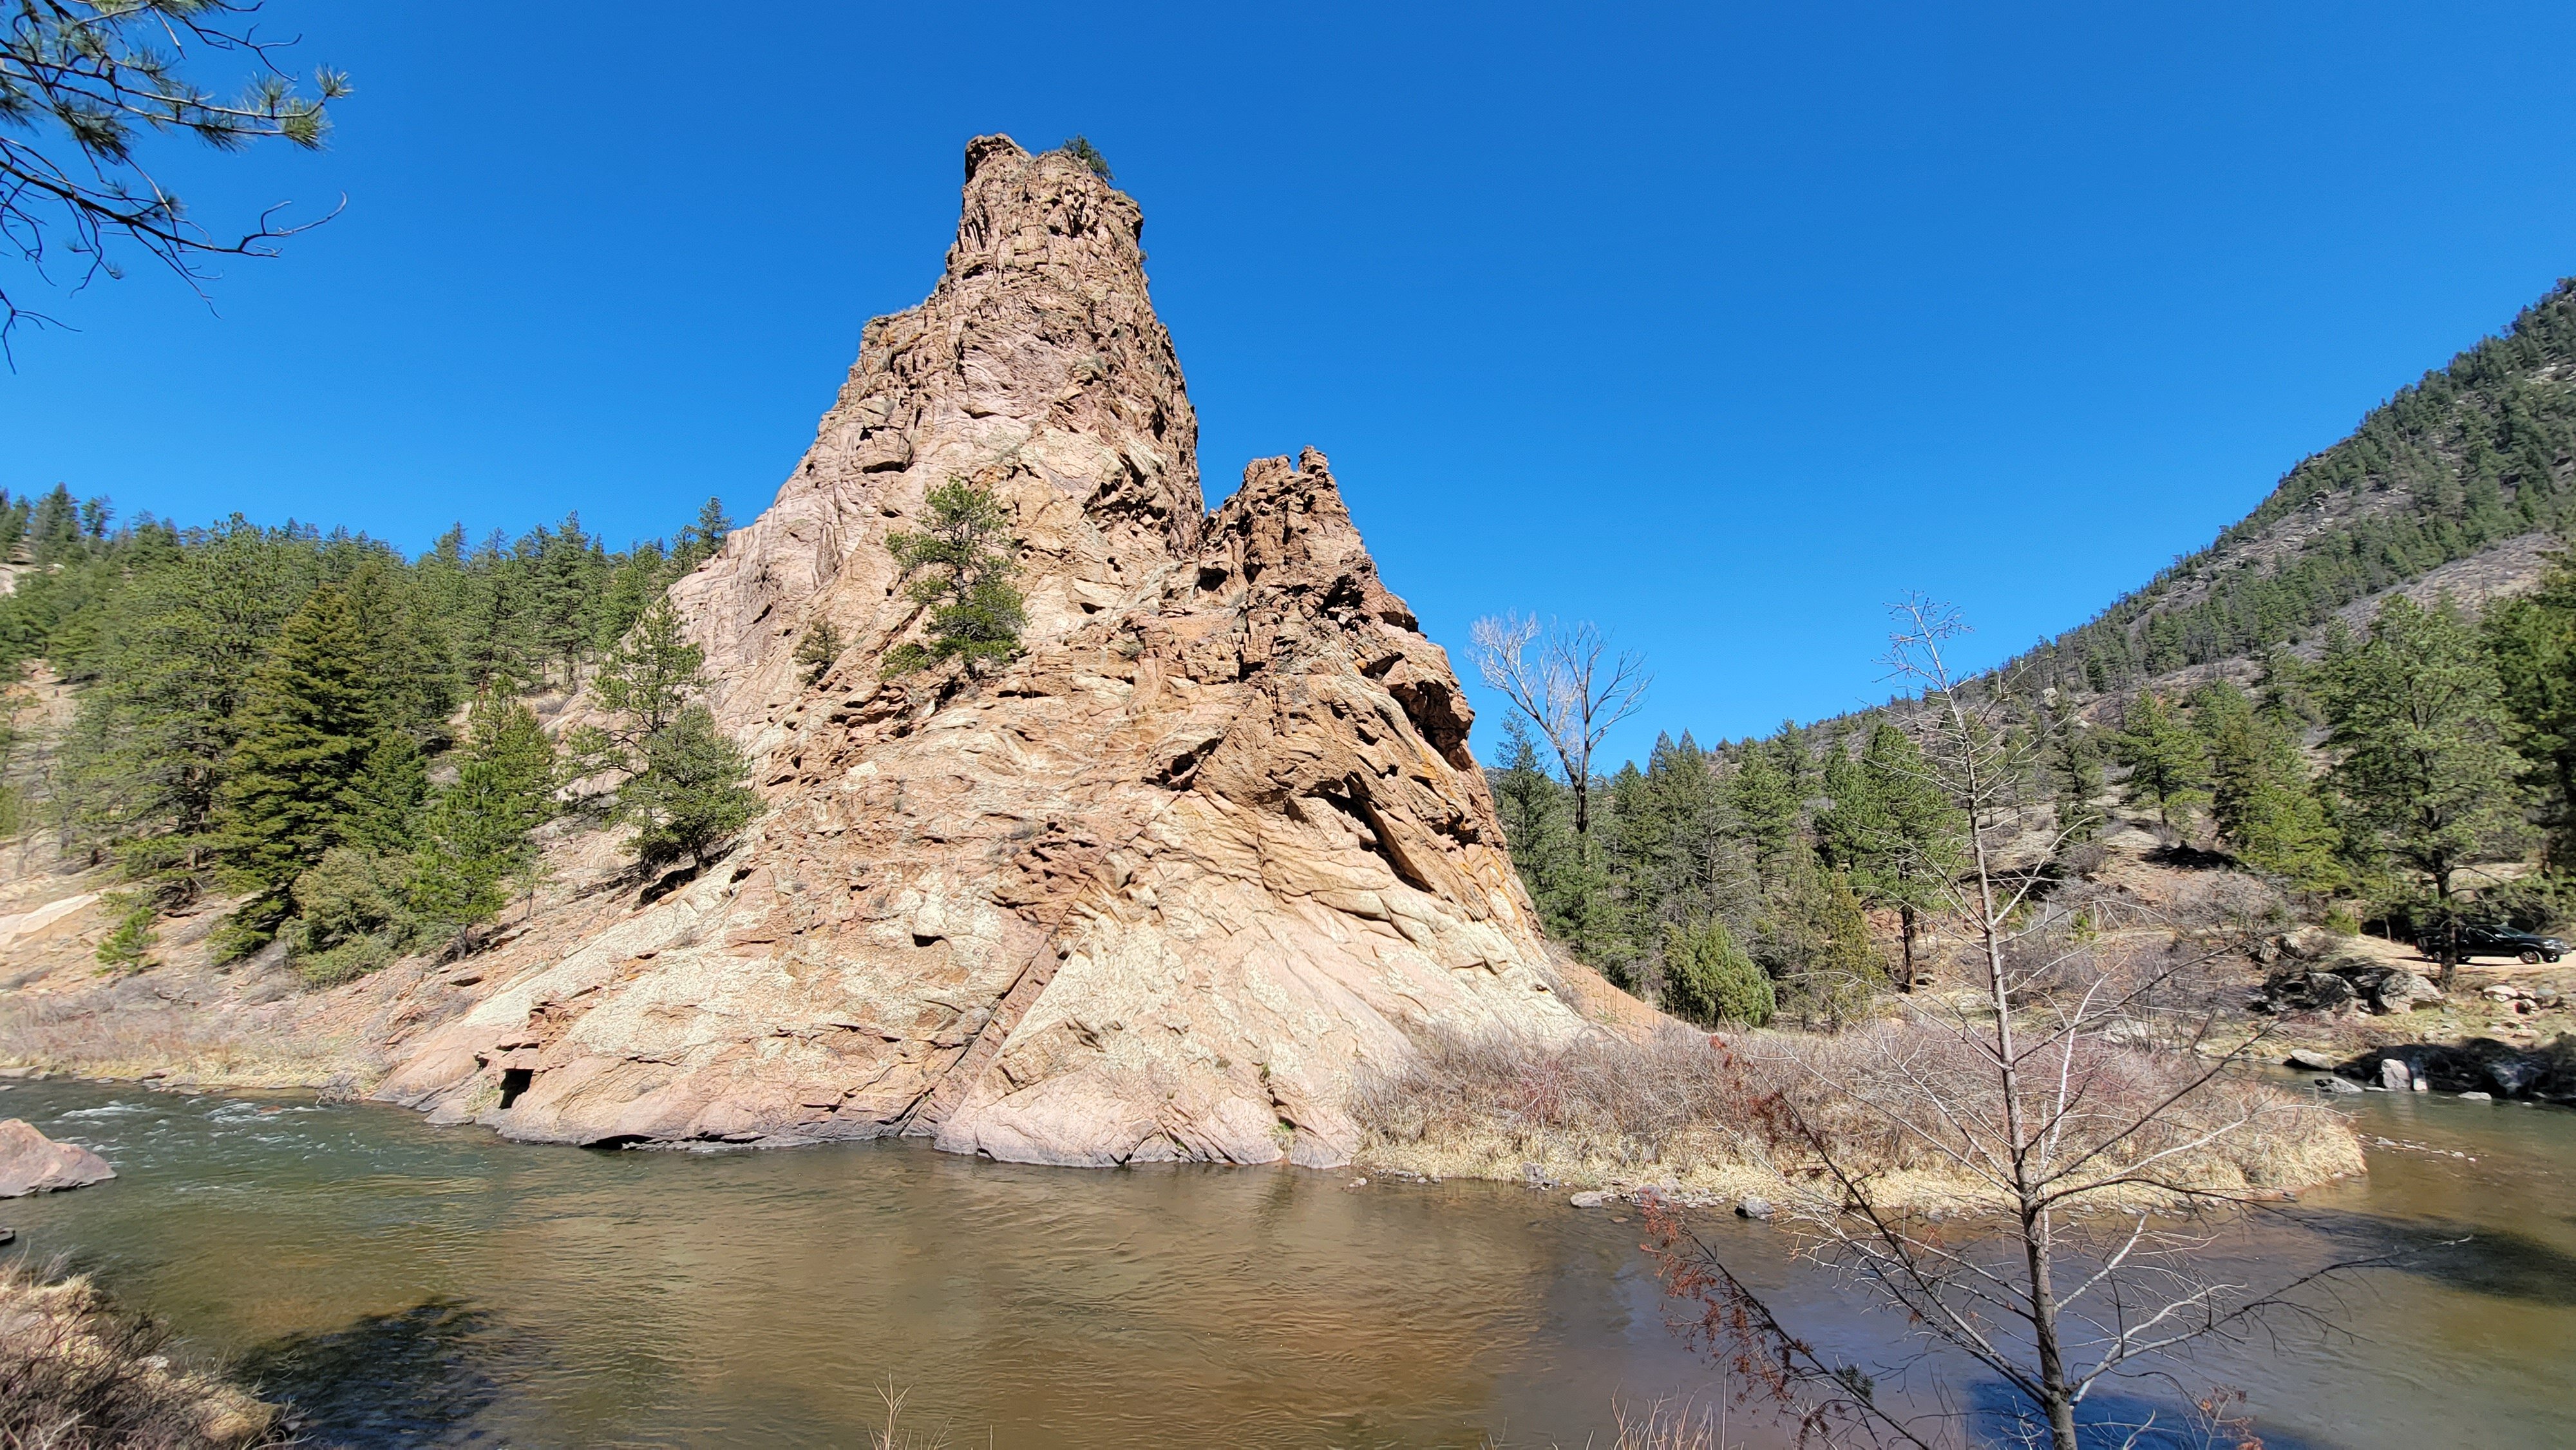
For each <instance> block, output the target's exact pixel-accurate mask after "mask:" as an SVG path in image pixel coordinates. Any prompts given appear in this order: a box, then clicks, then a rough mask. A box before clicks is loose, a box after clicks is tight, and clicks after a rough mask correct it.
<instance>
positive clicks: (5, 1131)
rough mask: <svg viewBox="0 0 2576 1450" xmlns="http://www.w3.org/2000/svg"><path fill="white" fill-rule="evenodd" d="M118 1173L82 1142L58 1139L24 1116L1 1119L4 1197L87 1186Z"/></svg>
mask: <svg viewBox="0 0 2576 1450" xmlns="http://www.w3.org/2000/svg"><path fill="white" fill-rule="evenodd" d="M115 1176H116V1170H115V1169H113V1168H110V1167H108V1166H107V1160H106V1159H104V1158H101V1157H100V1156H98V1155H97V1154H96V1153H93V1152H91V1151H90V1150H88V1149H87V1148H84V1147H82V1146H81V1145H80V1144H78V1143H57V1142H55V1141H54V1140H53V1139H51V1138H48V1137H46V1136H45V1135H44V1134H42V1133H40V1132H38V1131H36V1128H35V1125H34V1124H32V1123H29V1122H28V1121H26V1120H25V1119H24V1118H10V1119H8V1120H6V1121H5V1122H0V1198H24V1197H26V1196H27V1195H28V1194H30V1193H59V1192H61V1191H62V1190H64V1189H66V1188H87V1187H88V1186H89V1185H91V1184H93V1183H104V1182H106V1181H107V1180H109V1179H111V1178H114V1177H115Z"/></svg>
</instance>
